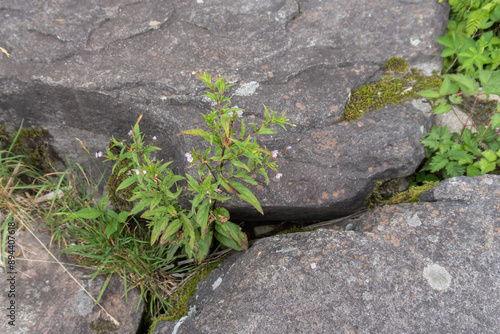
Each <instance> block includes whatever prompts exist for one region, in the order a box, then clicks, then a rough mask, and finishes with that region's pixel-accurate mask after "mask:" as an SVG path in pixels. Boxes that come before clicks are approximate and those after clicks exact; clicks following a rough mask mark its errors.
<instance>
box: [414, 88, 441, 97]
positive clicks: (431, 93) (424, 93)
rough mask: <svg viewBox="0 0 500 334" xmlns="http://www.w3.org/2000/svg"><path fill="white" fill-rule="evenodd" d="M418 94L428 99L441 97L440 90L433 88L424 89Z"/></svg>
mask: <svg viewBox="0 0 500 334" xmlns="http://www.w3.org/2000/svg"><path fill="white" fill-rule="evenodd" d="M417 94H418V95H420V96H422V97H426V98H428V99H437V98H438V97H441V95H439V93H438V92H436V91H435V90H432V89H424V90H422V91H420V92H418V93H417Z"/></svg>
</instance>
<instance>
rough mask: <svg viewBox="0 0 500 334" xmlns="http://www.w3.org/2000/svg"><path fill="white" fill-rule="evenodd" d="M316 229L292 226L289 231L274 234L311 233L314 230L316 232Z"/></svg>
mask: <svg viewBox="0 0 500 334" xmlns="http://www.w3.org/2000/svg"><path fill="white" fill-rule="evenodd" d="M318 228H319V227H311V228H308V227H307V226H300V225H299V226H298V225H293V226H292V227H290V228H289V229H286V230H283V231H281V232H278V233H276V235H279V234H290V233H300V232H312V231H314V230H316V229H318Z"/></svg>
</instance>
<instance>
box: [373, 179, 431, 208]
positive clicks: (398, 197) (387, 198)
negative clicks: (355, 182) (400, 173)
mask: <svg viewBox="0 0 500 334" xmlns="http://www.w3.org/2000/svg"><path fill="white" fill-rule="evenodd" d="M399 180H400V179H392V180H387V181H377V182H375V188H374V189H373V191H372V193H371V194H370V196H368V197H367V198H366V200H365V205H366V207H367V208H369V209H372V208H375V207H379V206H384V205H395V204H401V203H413V202H418V196H420V194H421V193H423V192H424V191H427V190H429V189H431V188H433V187H434V186H436V185H437V184H438V183H439V181H432V182H429V181H425V182H424V183H423V184H422V185H420V186H411V187H409V188H408V189H406V190H404V191H397V190H396V189H394V187H395V186H396V187H397V184H398V183H399ZM389 194H390V195H389Z"/></svg>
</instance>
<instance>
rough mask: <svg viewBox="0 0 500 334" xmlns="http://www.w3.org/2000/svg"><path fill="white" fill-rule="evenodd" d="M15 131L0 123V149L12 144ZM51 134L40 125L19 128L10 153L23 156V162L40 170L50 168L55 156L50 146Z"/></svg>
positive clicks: (44, 170) (48, 169)
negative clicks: (6, 128) (10, 130)
mask: <svg viewBox="0 0 500 334" xmlns="http://www.w3.org/2000/svg"><path fill="white" fill-rule="evenodd" d="M15 135H16V133H13V132H9V131H6V130H5V126H4V125H0V149H2V150H6V149H8V148H9V147H10V146H11V145H12V141H13V140H14V138H15ZM50 140H51V136H50V134H49V132H48V131H47V130H45V129H43V128H42V127H34V128H30V129H21V131H20V132H19V136H18V137H17V139H16V142H15V143H14V145H12V153H13V154H15V155H23V156H25V158H24V159H25V161H24V162H25V163H26V164H27V165H30V166H33V167H35V168H36V169H38V170H39V171H41V172H49V171H51V170H52V163H53V161H54V158H55V157H56V156H57V155H56V153H55V151H54V150H53V149H52V147H51V146H50Z"/></svg>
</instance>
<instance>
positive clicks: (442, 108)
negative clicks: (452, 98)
mask: <svg viewBox="0 0 500 334" xmlns="http://www.w3.org/2000/svg"><path fill="white" fill-rule="evenodd" d="M450 110H451V106H450V105H449V104H448V103H447V102H446V100H445V99H438V101H437V105H436V106H435V107H434V109H432V112H433V113H434V114H436V115H442V114H446V113H447V112H448V111H450Z"/></svg>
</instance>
